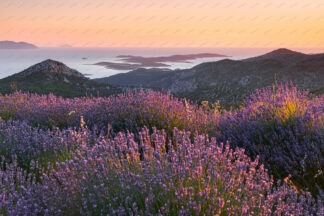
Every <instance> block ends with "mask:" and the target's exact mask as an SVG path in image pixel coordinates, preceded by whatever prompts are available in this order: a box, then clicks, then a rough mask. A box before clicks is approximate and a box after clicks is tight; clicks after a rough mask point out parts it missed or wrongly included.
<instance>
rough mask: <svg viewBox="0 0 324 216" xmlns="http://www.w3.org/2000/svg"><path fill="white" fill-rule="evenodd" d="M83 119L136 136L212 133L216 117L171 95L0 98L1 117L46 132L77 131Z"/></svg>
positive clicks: (24, 95) (15, 95)
mask: <svg viewBox="0 0 324 216" xmlns="http://www.w3.org/2000/svg"><path fill="white" fill-rule="evenodd" d="M81 116H83V118H84V121H85V123H86V124H87V125H88V127H90V128H92V127H94V126H96V127H97V128H98V130H100V129H103V128H105V129H106V128H107V125H108V124H110V126H111V127H112V129H114V130H115V131H125V132H126V131H127V130H130V131H133V132H138V131H139V130H140V129H141V128H142V127H144V126H148V127H150V128H151V127H153V126H155V127H157V128H159V129H165V130H166V131H167V132H168V133H170V134H171V133H172V130H173V128H174V127H177V128H179V129H185V130H187V131H192V132H195V131H197V132H199V133H207V132H208V133H211V132H212V131H214V129H215V127H214V125H215V124H214V123H215V122H216V119H217V117H218V116H217V115H216V114H214V113H211V112H207V111H206V109H204V108H202V107H199V106H197V105H196V104H192V103H189V102H187V101H186V100H184V99H177V98H174V97H173V96H172V95H171V94H170V93H168V94H162V93H160V92H153V91H143V90H138V91H134V92H133V91H131V92H128V93H127V94H119V95H117V96H111V97H108V98H101V97H99V98H90V97H82V98H74V99H63V98H61V97H56V96H54V95H42V96H39V95H36V94H27V93H21V92H16V93H13V94H10V95H5V96H2V97H0V117H2V119H4V120H8V119H14V120H21V121H26V122H28V124H30V125H33V126H43V127H47V128H52V127H60V128H68V127H78V126H79V125H80V117H81Z"/></svg>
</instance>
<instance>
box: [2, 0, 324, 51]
mask: <svg viewBox="0 0 324 216" xmlns="http://www.w3.org/2000/svg"><path fill="white" fill-rule="evenodd" d="M0 40H14V41H27V42H30V43H34V44H36V45H38V46H43V47H52V46H59V45H63V44H69V45H72V46H77V47H289V48H298V47H299V48H300V47H304V48H319V47H324V1H323V0H312V1H309V0H289V1H287V0H271V1H270V0H0Z"/></svg>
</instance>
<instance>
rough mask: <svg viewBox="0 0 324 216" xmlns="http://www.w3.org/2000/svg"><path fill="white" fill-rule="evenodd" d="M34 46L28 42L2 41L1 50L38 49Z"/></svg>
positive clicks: (0, 43)
mask: <svg viewBox="0 0 324 216" xmlns="http://www.w3.org/2000/svg"><path fill="white" fill-rule="evenodd" d="M37 48H38V47H37V46H35V45H34V44H31V43H27V42H15V41H0V49H37Z"/></svg>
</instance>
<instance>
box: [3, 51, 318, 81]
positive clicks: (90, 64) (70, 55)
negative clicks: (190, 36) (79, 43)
mask: <svg viewBox="0 0 324 216" xmlns="http://www.w3.org/2000/svg"><path fill="white" fill-rule="evenodd" d="M272 50H274V48H70V47H69V48H38V49H20V50H9V49H6V50H5V49H2V50H0V79H1V78H4V77H7V76H9V75H12V74H14V73H18V72H20V71H22V70H24V69H26V68H28V67H30V66H32V65H34V64H37V63H39V62H41V61H43V60H46V59H53V60H56V61H60V62H63V63H64V64H66V65H67V66H68V67H70V68H73V69H76V70H78V71H79V72H81V73H82V74H84V75H85V76H87V77H89V78H91V79H93V78H101V77H108V76H111V75H114V74H118V73H126V72H128V71H129V70H114V69H107V68H105V67H103V66H99V65H94V64H95V63H97V62H102V61H109V62H117V63H118V62H120V60H119V59H118V58H117V56H118V55H136V56H143V57H157V56H170V55H178V54H183V55H186V54H198V53H217V54H222V55H227V56H229V57H226V58H229V59H233V60H239V59H245V58H249V57H254V56H258V55H262V54H264V53H267V52H270V51H272ZM294 50H295V51H301V52H304V53H321V52H324V48H309V49H302V48H301V49H294ZM221 59H224V58H223V57H222V58H200V59H195V60H190V61H189V62H165V63H166V64H169V65H170V67H169V69H185V68H191V67H193V66H195V65H197V64H200V63H203V62H210V61H219V60H221Z"/></svg>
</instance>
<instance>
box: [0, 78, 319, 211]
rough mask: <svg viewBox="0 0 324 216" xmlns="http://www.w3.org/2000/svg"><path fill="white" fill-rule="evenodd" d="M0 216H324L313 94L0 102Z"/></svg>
mask: <svg viewBox="0 0 324 216" xmlns="http://www.w3.org/2000/svg"><path fill="white" fill-rule="evenodd" d="M0 153H1V159H0V165H1V170H0V181H1V183H0V214H1V215H324V202H323V201H324V174H323V168H324V96H319V97H315V96H312V95H311V94H310V93H308V92H307V91H299V90H298V89H297V88H296V87H295V86H293V85H288V84H287V85H276V86H275V85H274V86H273V87H272V88H266V89H261V90H257V91H256V92H255V93H254V94H253V95H251V96H250V97H249V98H248V99H247V100H246V101H245V102H244V103H243V104H242V105H241V107H240V108H239V109H233V110H230V111H229V110H225V109H222V108H221V107H220V106H219V104H217V103H216V104H208V103H207V102H203V103H202V104H196V103H193V102H190V101H187V100H185V99H178V98H175V97H173V96H172V95H171V94H170V93H169V94H163V93H160V92H154V91H143V90H137V91H132V92H129V93H125V94H120V95H116V96H110V97H107V98H103V97H82V98H74V99H63V98H60V97H56V96H54V95H42V96H40V95H36V94H27V93H21V92H15V93H12V94H10V95H0Z"/></svg>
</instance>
